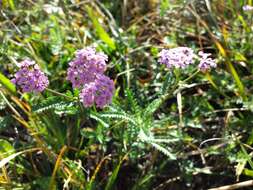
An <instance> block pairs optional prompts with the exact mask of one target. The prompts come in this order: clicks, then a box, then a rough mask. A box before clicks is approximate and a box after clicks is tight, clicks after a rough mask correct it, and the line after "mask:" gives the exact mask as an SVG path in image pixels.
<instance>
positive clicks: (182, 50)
mask: <svg viewBox="0 0 253 190" xmlns="http://www.w3.org/2000/svg"><path fill="white" fill-rule="evenodd" d="M158 56H159V59H158V62H159V63H161V64H165V65H166V66H167V67H168V68H172V67H175V68H185V67H187V66H188V65H190V64H192V63H193V61H194V57H195V54H194V52H193V50H192V49H191V48H188V47H177V48H173V49H169V50H166V49H163V50H162V51H161V52H160V53H159V54H158Z"/></svg>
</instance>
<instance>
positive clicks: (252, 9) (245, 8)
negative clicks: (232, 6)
mask: <svg viewBox="0 0 253 190" xmlns="http://www.w3.org/2000/svg"><path fill="white" fill-rule="evenodd" d="M242 10H243V11H253V6H250V5H244V6H243V7H242Z"/></svg>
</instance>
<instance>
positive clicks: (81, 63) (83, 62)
mask: <svg viewBox="0 0 253 190" xmlns="http://www.w3.org/2000/svg"><path fill="white" fill-rule="evenodd" d="M107 60H108V57H107V55H105V54H104V53H102V52H101V53H96V50H95V49H94V48H90V47H88V48H85V49H82V50H78V51H77V52H76V56H75V59H74V60H73V61H71V62H70V63H69V66H70V67H69V68H68V71H67V80H69V81H71V83H72V86H73V88H78V87H82V86H83V85H85V84H87V83H89V82H93V81H94V80H95V78H96V75H97V74H102V73H104V72H105V70H106V61H107Z"/></svg>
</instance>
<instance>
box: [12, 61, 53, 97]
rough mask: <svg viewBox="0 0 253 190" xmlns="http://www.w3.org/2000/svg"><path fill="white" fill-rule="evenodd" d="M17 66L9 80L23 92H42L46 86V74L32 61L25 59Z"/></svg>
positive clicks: (47, 82)
mask: <svg viewBox="0 0 253 190" xmlns="http://www.w3.org/2000/svg"><path fill="white" fill-rule="evenodd" d="M18 67H19V68H20V69H19V71H18V72H17V73H16V74H15V78H13V79H12V80H11V81H12V82H13V83H14V84H16V85H17V86H18V87H19V88H21V90H22V91H23V92H42V91H43V90H44V89H45V88H46V87H47V86H48V84H49V81H48V78H47V76H46V75H45V74H44V73H43V72H42V71H41V70H40V68H39V66H38V65H37V64H35V62H34V61H31V60H29V59H26V60H24V61H22V62H20V63H19V64H18Z"/></svg>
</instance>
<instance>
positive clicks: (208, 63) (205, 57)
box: [198, 51, 217, 72]
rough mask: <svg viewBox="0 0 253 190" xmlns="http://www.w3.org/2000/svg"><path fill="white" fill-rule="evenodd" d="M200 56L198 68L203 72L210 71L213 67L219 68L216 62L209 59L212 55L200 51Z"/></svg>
mask: <svg viewBox="0 0 253 190" xmlns="http://www.w3.org/2000/svg"><path fill="white" fill-rule="evenodd" d="M198 54H199V56H200V62H199V65H198V68H199V69H200V70H201V71H202V72H205V71H207V70H209V69H210V68H211V67H213V68H215V67H216V66H217V64H216V60H215V59H212V58H210V57H209V56H210V55H211V54H210V53H204V52H202V51H200V52H199V53H198Z"/></svg>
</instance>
